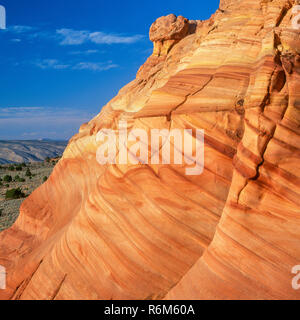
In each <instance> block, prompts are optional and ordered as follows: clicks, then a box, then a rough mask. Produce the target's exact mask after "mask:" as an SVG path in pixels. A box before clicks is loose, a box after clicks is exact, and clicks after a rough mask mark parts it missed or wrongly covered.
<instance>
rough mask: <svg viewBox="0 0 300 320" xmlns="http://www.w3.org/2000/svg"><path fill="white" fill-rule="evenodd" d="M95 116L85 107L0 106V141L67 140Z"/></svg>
mask: <svg viewBox="0 0 300 320" xmlns="http://www.w3.org/2000/svg"><path fill="white" fill-rule="evenodd" d="M94 116H95V114H94V113H92V112H91V111H87V109H86V108H80V109H78V108H76V109H74V108H57V107H55V108H54V107H3V108H1V107H0V139H2V140H7V139H20V138H21V137H23V138H26V137H27V138H35V139H38V138H45V137H46V138H52V139H69V138H70V137H71V136H72V135H73V134H75V133H76V132H78V129H79V127H80V126H81V125H82V124H83V123H85V122H87V121H89V120H90V119H92V118H93V117H94Z"/></svg>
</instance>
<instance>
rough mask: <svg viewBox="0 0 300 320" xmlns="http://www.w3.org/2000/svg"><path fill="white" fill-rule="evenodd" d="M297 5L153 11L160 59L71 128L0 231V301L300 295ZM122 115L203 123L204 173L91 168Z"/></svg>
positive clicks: (140, 122)
mask: <svg viewBox="0 0 300 320" xmlns="http://www.w3.org/2000/svg"><path fill="white" fill-rule="evenodd" d="M295 4H296V3H294V2H293V1H287V0H275V1H260V0H240V1H236V0H235V1H230V0H228V1H221V4H220V9H219V10H217V12H216V13H215V14H214V15H213V16H212V17H211V18H210V19H209V20H207V21H202V22H200V21H197V22H192V24H193V25H194V26H195V27H193V28H192V30H193V31H192V32H190V31H189V30H191V29H190V24H191V23H190V22H189V21H188V20H187V19H185V18H183V17H175V16H173V15H171V16H167V17H164V18H161V19H159V20H158V22H156V24H155V25H154V27H153V26H152V28H151V29H152V31H153V41H154V53H153V55H152V58H153V59H154V58H155V59H157V61H156V62H155V61H154V60H152V61H150V62H149V60H148V61H147V62H146V63H145V65H144V66H143V67H142V68H141V69H140V71H139V73H138V75H137V79H136V80H134V81H133V82H131V83H130V84H129V85H127V86H126V87H124V88H123V89H122V90H121V91H120V93H119V94H118V96H117V97H115V98H114V99H113V100H112V101H110V102H109V103H108V104H107V105H106V106H105V107H104V108H103V109H102V111H101V113H100V114H99V115H98V116H97V117H95V118H94V119H93V120H91V121H90V122H89V123H87V124H84V125H83V126H82V127H81V129H80V132H79V133H78V134H77V135H76V136H74V137H73V138H72V139H71V141H70V143H69V145H68V147H67V149H66V151H65V153H64V157H63V159H62V160H61V161H60V162H59V164H58V165H57V166H56V168H55V170H54V172H53V174H52V176H51V177H50V179H49V180H48V181H47V182H46V183H45V184H44V185H43V186H41V187H40V188H39V189H38V190H36V191H35V192H34V193H33V194H32V195H31V196H30V197H29V198H28V199H27V200H26V201H25V202H24V203H23V205H22V207H21V215H20V217H19V219H18V221H17V223H16V224H15V225H14V227H13V228H11V229H10V230H8V231H6V232H4V233H1V235H0V264H1V265H3V266H5V267H6V269H7V274H8V276H7V278H8V283H7V290H5V291H0V297H1V298H2V299H158V298H166V299H299V298H300V292H299V291H296V290H294V289H293V288H292V279H293V277H294V275H293V274H292V273H291V270H292V268H293V266H295V265H298V264H300V245H299V244H300V218H299V217H300V216H299V214H300V200H299V199H300V197H299V194H300V161H299V160H300V150H299V149H300V111H299V106H300V56H299V46H300V39H299V30H296V29H293V28H292V25H291V21H292V19H293V18H294V17H295V13H293V7H294V5H295ZM160 26H161V27H162V28H163V29H162V30H161V31H160ZM173 28H174V29H173ZM174 30H175V31H174ZM168 34H169V35H170V37H168ZM150 35H151V32H150ZM154 35H155V36H154ZM156 35H157V36H156ZM156 41H160V42H162V44H159V45H155V42H156ZM168 41H175V43H173V44H172V43H170V42H168ZM170 44H171V45H170ZM169 45H170V46H169ZM121 120H122V121H125V120H126V121H127V124H128V130H130V129H133V128H141V129H145V130H147V131H150V130H151V129H153V128H156V129H172V128H179V129H194V130H196V129H204V130H205V168H204V172H203V174H202V175H199V176H187V175H186V174H185V169H186V166H185V165H182V166H180V165H179V166H178V165H152V164H148V165H140V164H139V165H131V164H128V165H119V164H115V165H99V164H98V163H97V161H96V153H97V149H98V147H99V144H98V143H97V141H96V135H97V133H98V131H99V130H101V129H104V128H106V129H112V130H117V129H118V123H119V121H121Z"/></svg>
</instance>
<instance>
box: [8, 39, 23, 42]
mask: <svg viewBox="0 0 300 320" xmlns="http://www.w3.org/2000/svg"><path fill="white" fill-rule="evenodd" d="M10 41H11V42H21V39H11V40H10Z"/></svg>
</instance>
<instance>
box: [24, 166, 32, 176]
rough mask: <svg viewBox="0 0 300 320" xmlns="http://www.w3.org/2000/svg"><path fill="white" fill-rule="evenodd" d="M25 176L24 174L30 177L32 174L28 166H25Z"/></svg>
mask: <svg viewBox="0 0 300 320" xmlns="http://www.w3.org/2000/svg"><path fill="white" fill-rule="evenodd" d="M25 176H26V177H31V176H32V173H31V171H30V169H29V168H27V170H26V173H25Z"/></svg>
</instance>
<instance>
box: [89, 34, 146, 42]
mask: <svg viewBox="0 0 300 320" xmlns="http://www.w3.org/2000/svg"><path fill="white" fill-rule="evenodd" d="M142 38H143V36H141V35H135V36H131V37H124V36H119V35H113V34H105V33H103V32H93V33H91V34H90V35H89V39H90V41H91V42H93V43H96V44H118V43H123V44H130V43H135V42H137V41H139V40H141V39H142Z"/></svg>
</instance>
